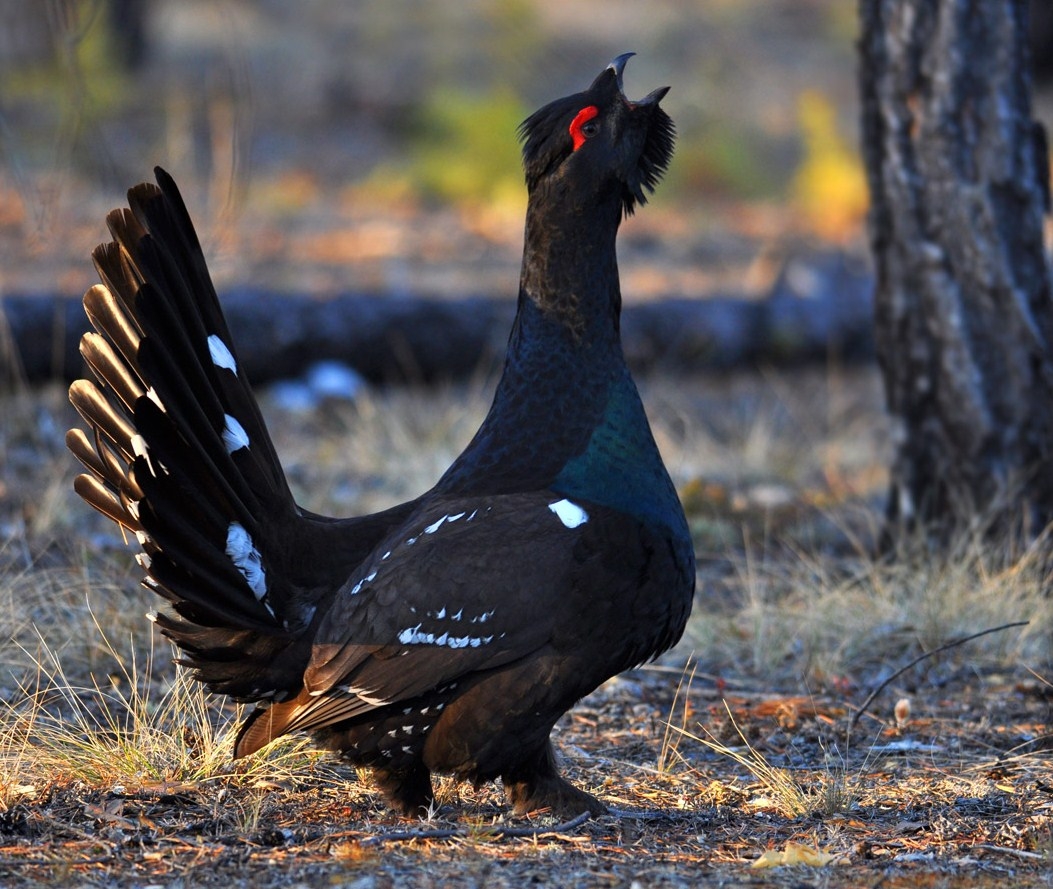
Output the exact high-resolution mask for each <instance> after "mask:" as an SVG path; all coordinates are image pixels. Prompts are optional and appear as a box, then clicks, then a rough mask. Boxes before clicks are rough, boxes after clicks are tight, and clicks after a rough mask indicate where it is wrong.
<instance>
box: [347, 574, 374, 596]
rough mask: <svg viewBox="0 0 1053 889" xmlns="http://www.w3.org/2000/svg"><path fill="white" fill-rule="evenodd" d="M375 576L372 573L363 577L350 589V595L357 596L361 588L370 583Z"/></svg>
mask: <svg viewBox="0 0 1053 889" xmlns="http://www.w3.org/2000/svg"><path fill="white" fill-rule="evenodd" d="M376 576H377V572H376V571H373V572H371V573H369V574H367V575H366V576H365V577H363V578H362V579H361V580H360V581H359V582H358V583H356V584H355V585H354V586H353V587H351V595H352V596H357V595H358V594H359V593H360V592H361V591H362V587H364V586H365V585H366V584H367V583H372V582H373V580H374V578H376Z"/></svg>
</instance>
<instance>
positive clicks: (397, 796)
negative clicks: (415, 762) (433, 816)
mask: <svg viewBox="0 0 1053 889" xmlns="http://www.w3.org/2000/svg"><path fill="white" fill-rule="evenodd" d="M373 780H374V781H376V784H377V789H378V790H380V792H381V793H382V794H384V799H385V800H386V801H387V804H388V805H389V806H390V807H391V808H392V809H393V810H394V811H395V812H396V813H398V814H399V815H401V816H402V817H403V818H426V817H427V816H428V813H429V812H430V811H431V807H432V804H433V802H434V796H433V795H432V788H431V773H430V772H429V771H428V770H427V769H426V768H424V766H411V767H410V768H407V769H382V768H376V769H373Z"/></svg>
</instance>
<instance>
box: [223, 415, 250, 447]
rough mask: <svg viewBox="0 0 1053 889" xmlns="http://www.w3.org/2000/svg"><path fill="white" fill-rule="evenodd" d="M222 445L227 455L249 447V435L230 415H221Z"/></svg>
mask: <svg viewBox="0 0 1053 889" xmlns="http://www.w3.org/2000/svg"><path fill="white" fill-rule="evenodd" d="M223 444H224V445H226V447H227V453H228V454H233V453H234V452H235V451H240V450H241V449H242V448H247V447H248V446H249V434H248V433H247V432H246V431H245V427H244V426H242V425H241V423H239V422H238V421H237V420H236V419H234V417H232V416H231V415H230V414H224V415H223Z"/></svg>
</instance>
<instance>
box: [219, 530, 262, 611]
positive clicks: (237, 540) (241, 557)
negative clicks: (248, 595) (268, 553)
mask: <svg viewBox="0 0 1053 889" xmlns="http://www.w3.org/2000/svg"><path fill="white" fill-rule="evenodd" d="M227 555H228V556H230V560H231V561H232V562H233V563H234V567H235V568H237V569H238V570H239V571H240V572H241V573H242V574H243V575H244V576H245V580H246V582H247V583H248V585H249V589H251V590H252V594H253V595H254V596H255V597H256V599H257V601H261V600H262V599H263V597H264V596H266V595H267V575H266V573H265V572H264V570H263V556H261V555H260V551H259V550H258V549H256V545H255V544H254V543H253V542H252V537H251V536H250V535H249V532H248V531H246V530H245V526H244V525H242V524H241V523H240V522H231V523H230V527H229V528H227Z"/></svg>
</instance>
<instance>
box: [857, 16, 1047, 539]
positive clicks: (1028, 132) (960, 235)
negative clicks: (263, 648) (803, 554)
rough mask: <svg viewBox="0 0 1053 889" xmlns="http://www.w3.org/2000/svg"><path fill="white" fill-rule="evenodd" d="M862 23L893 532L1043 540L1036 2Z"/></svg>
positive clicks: (1042, 201)
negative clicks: (1032, 34) (986, 531)
mask: <svg viewBox="0 0 1053 889" xmlns="http://www.w3.org/2000/svg"><path fill="white" fill-rule="evenodd" d="M860 19H861V26H862V27H861V34H862V36H861V41H860V54H861V65H860V91H861V98H862V134H863V154H864V160H865V163H866V168H867V177H868V181H869V186H870V193H871V211H870V217H869V220H868V226H869V235H870V242H871V249H872V251H873V255H874V260H875V272H876V287H877V292H876V295H875V343H876V349H877V354H878V360H879V362H880V365H881V370H882V374H883V377H884V382H885V390H886V396H887V402H888V409H889V412H890V414H891V416H892V419H893V422H894V425H895V429H896V433H895V448H896V450H895V455H894V457H893V461H892V466H891V482H890V485H891V488H890V492H889V502H888V518H889V530H890V531H892V532H895V531H896V530H898V529H901V528H903V527H905V526H906V527H910V526H915V525H919V524H921V525H925V526H927V527H929V528H931V529H933V530H935V531H936V532H937V535H938V536H940V537H942V538H943V539H947V538H948V537H949V536H950V535H951V534H952V533H953V532H955V531H958V530H961V529H963V528H970V527H975V526H976V525H977V524H978V523H983V524H984V527H989V528H990V529H991V530H1011V529H1019V528H1021V527H1023V528H1025V529H1026V530H1028V531H1029V532H1030V533H1037V532H1038V531H1039V530H1040V529H1041V528H1042V527H1044V526H1045V525H1046V524H1048V523H1049V522H1050V520H1051V519H1053V472H1050V468H1051V467H1050V465H1049V460H1050V456H1051V454H1053V400H1051V395H1053V363H1051V353H1050V346H1049V344H1050V342H1051V341H1053V306H1051V300H1050V296H1051V294H1050V275H1049V267H1048V265H1047V259H1046V254H1045V249H1044V244H1043V216H1044V213H1045V212H1046V210H1047V204H1048V197H1049V184H1048V178H1049V177H1048V159H1047V152H1046V148H1045V137H1044V132H1043V131H1042V129H1041V127H1040V126H1039V125H1037V124H1036V123H1035V122H1034V121H1033V120H1032V118H1031V94H1030V93H1031V85H1030V72H1029V65H1028V49H1027V39H1028V28H1027V0H860ZM988 523H989V524H988Z"/></svg>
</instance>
